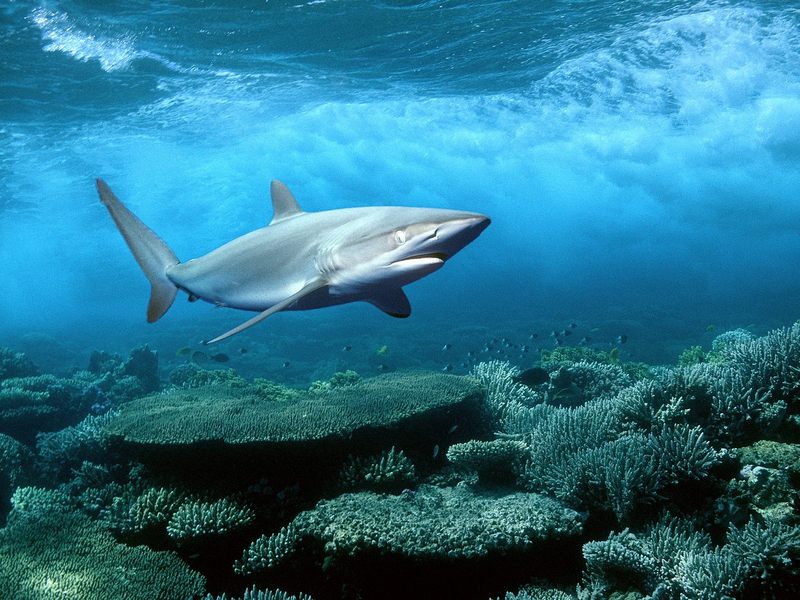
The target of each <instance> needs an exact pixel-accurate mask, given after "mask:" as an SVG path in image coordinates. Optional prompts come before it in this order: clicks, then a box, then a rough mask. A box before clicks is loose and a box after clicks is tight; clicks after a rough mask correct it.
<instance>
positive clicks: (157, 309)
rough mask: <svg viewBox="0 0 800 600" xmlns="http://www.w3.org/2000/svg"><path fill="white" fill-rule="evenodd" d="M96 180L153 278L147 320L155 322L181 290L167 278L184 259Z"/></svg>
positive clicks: (129, 245) (134, 254)
mask: <svg viewBox="0 0 800 600" xmlns="http://www.w3.org/2000/svg"><path fill="white" fill-rule="evenodd" d="M96 183H97V193H98V194H100V201H101V202H102V203H103V204H104V205H105V207H106V208H107V209H108V212H109V213H111V218H112V219H114V223H116V224H117V228H118V229H119V232H120V233H121V234H122V237H123V238H124V239H125V243H126V244H128V248H130V249H131V252H132V253H133V257H134V258H135V259H136V262H138V263H139V266H140V267H141V268H142V271H144V274H145V275H146V276H147V279H148V280H150V286H151V289H150V302H149V303H148V304H147V322H148V323H154V322H155V321H158V320H159V319H160V318H161V317H162V316H163V315H164V313H165V312H167V310H169V307H170V306H172V302H173V301H174V300H175V295H176V294H177V293H178V288H177V287H175V284H174V283H172V282H171V281H170V280H169V278H168V277H167V268H168V267H171V266H172V265H177V264H178V263H179V262H180V261H179V260H178V257H177V256H175V253H174V252H172V250H170V249H169V246H167V245H166V244H165V243H164V241H163V240H162V239H161V238H160V237H158V236H157V235H156V234H155V233H153V231H152V230H151V229H150V228H149V227H148V226H147V225H145V224H144V223H142V222H141V221H140V220H139V218H138V217H137V216H136V215H134V214H133V213H132V212H131V211H130V210H128V209H127V208H126V206H125V205H124V204H123V203H122V202H120V200H119V198H117V197H116V195H114V192H112V191H111V188H110V187H108V184H106V182H105V181H103V180H102V179H98V180H97V182H96Z"/></svg>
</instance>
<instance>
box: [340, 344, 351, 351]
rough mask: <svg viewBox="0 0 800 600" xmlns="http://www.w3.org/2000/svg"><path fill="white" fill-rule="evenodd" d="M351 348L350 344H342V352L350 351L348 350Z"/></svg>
mask: <svg viewBox="0 0 800 600" xmlns="http://www.w3.org/2000/svg"><path fill="white" fill-rule="evenodd" d="M352 349H353V347H352V346H351V345H350V344H345V345H344V346H342V352H350V350H352Z"/></svg>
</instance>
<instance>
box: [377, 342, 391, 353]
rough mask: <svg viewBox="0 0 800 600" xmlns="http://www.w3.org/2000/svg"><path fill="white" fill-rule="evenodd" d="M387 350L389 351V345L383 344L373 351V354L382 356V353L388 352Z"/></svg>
mask: <svg viewBox="0 0 800 600" xmlns="http://www.w3.org/2000/svg"><path fill="white" fill-rule="evenodd" d="M388 352H389V346H387V345H386V344H384V345H383V346H381V347H380V348H378V349H377V350H376V351H375V354H377V355H378V356H383V355H384V354H388Z"/></svg>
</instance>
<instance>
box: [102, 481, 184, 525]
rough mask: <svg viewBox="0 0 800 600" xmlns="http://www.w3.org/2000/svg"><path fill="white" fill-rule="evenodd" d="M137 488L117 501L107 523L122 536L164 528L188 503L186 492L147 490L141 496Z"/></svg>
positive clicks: (161, 489)
mask: <svg viewBox="0 0 800 600" xmlns="http://www.w3.org/2000/svg"><path fill="white" fill-rule="evenodd" d="M137 491H138V490H136V488H135V487H133V488H129V489H128V490H126V493H125V494H123V495H122V496H118V497H116V498H114V500H113V502H112V504H111V507H110V508H109V509H108V510H107V511H106V512H105V514H104V520H105V522H106V524H107V525H108V526H109V527H110V528H111V529H113V530H116V531H119V532H120V533H141V532H143V531H145V530H147V529H150V528H156V529H160V528H164V527H166V526H167V523H168V522H169V521H170V519H172V517H173V515H174V514H175V512H176V511H177V510H178V508H179V507H180V506H181V504H182V503H183V502H184V501H185V500H186V492H184V491H182V490H179V489H176V488H163V487H160V488H147V489H145V490H144V491H141V492H139V493H137Z"/></svg>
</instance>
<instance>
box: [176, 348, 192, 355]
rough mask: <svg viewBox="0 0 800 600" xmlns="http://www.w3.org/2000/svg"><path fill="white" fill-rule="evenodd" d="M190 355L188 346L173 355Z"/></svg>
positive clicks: (190, 351)
mask: <svg viewBox="0 0 800 600" xmlns="http://www.w3.org/2000/svg"><path fill="white" fill-rule="evenodd" d="M191 353H192V349H191V348H189V346H184V347H183V348H181V349H180V350H178V351H177V352H176V353H175V356H189V355H190V354H191Z"/></svg>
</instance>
